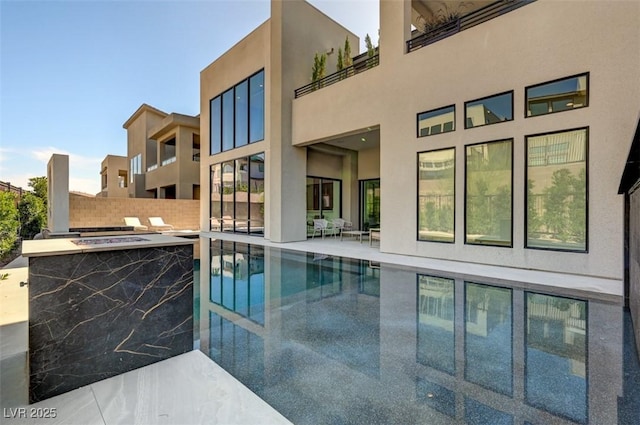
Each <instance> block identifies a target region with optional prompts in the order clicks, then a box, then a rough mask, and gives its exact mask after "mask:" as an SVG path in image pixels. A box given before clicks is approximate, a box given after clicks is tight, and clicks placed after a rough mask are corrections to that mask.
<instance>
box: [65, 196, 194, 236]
mask: <svg viewBox="0 0 640 425" xmlns="http://www.w3.org/2000/svg"><path fill="white" fill-rule="evenodd" d="M199 206H200V204H199V201H197V200H190V199H140V198H100V197H96V198H92V197H86V196H78V195H74V194H70V195H69V227H72V228H73V227H76V228H77V227H100V226H124V225H125V224H124V217H138V218H139V219H140V222H141V223H142V224H144V225H147V226H149V221H148V218H149V217H162V219H163V220H164V222H165V223H168V224H171V225H173V226H174V227H175V229H177V230H178V229H191V230H197V229H199V225H198V223H199V219H200V209H199Z"/></svg>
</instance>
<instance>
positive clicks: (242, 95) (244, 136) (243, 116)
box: [235, 80, 249, 147]
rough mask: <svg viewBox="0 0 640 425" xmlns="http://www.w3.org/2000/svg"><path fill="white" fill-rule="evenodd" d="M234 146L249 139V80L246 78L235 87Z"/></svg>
mask: <svg viewBox="0 0 640 425" xmlns="http://www.w3.org/2000/svg"><path fill="white" fill-rule="evenodd" d="M235 90H236V92H235V97H236V98H235V101H236V110H235V121H236V122H235V130H236V134H235V146H236V147H238V146H244V145H246V144H247V143H248V139H249V82H248V81H247V80H245V81H243V82H241V83H240V84H238V85H237V86H236V88H235Z"/></svg>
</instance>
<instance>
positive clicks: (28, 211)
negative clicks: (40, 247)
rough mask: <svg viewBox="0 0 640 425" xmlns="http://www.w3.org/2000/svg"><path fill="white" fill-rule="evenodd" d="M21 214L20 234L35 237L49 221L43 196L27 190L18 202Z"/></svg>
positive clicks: (24, 237) (25, 237) (23, 236)
mask: <svg viewBox="0 0 640 425" xmlns="http://www.w3.org/2000/svg"><path fill="white" fill-rule="evenodd" d="M18 213H19V214H20V224H21V228H20V236H22V238H23V239H33V237H34V236H35V235H37V234H38V233H39V232H40V231H41V230H42V229H43V228H44V227H45V225H46V223H47V206H46V205H45V202H44V200H43V199H42V198H40V197H38V196H37V195H35V194H33V193H31V192H27V193H25V194H24V196H23V197H22V199H21V200H20V203H19V204H18Z"/></svg>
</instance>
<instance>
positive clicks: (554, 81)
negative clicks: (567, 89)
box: [524, 71, 591, 118]
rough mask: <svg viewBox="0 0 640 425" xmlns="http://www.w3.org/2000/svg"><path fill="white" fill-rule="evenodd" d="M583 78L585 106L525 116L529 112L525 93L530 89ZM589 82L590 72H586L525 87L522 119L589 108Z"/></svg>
mask: <svg viewBox="0 0 640 425" xmlns="http://www.w3.org/2000/svg"><path fill="white" fill-rule="evenodd" d="M583 76H584V77H586V78H587V85H586V92H587V94H586V96H585V105H583V106H580V107H578V108H571V109H563V110H561V111H552V112H546V113H544V114H536V115H528V114H527V111H528V110H529V109H528V105H529V102H528V99H529V96H528V95H527V92H528V91H529V90H530V89H535V88H537V87H540V86H544V85H547V84H553V83H558V82H561V81H564V80H570V79H572V78H579V77H583ZM590 80H591V76H590V72H589V71H587V72H581V73H579V74H574V75H569V76H567V77H561V78H556V79H555V80H549V81H544V82H542V83H537V84H532V85H530V86H526V87H525V88H524V117H525V118H534V117H542V116H545V115H551V114H559V113H561V112H568V111H575V110H576V109H583V108H588V107H589V93H590V84H591V82H590Z"/></svg>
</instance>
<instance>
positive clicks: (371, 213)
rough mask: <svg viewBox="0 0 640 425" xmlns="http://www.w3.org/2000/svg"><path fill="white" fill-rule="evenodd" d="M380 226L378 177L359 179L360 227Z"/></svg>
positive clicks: (363, 228) (366, 228)
mask: <svg viewBox="0 0 640 425" xmlns="http://www.w3.org/2000/svg"><path fill="white" fill-rule="evenodd" d="M379 227H380V179H374V180H361V181H360V229H362V230H369V229H372V228H373V229H375V228H379Z"/></svg>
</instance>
